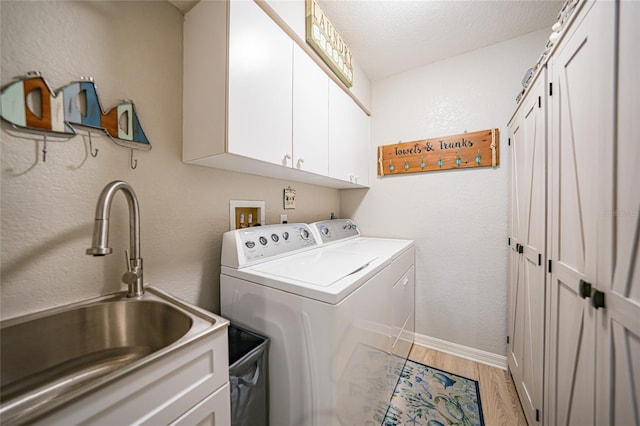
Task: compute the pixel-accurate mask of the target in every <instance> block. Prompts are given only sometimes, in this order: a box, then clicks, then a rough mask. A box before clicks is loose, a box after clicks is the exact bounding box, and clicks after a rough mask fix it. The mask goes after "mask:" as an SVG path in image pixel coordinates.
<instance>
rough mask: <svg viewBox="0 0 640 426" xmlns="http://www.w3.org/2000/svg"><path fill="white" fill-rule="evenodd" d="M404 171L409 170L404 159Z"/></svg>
mask: <svg viewBox="0 0 640 426" xmlns="http://www.w3.org/2000/svg"><path fill="white" fill-rule="evenodd" d="M404 169H405V170H409V163H408V162H407V159H406V158H405V159H404Z"/></svg>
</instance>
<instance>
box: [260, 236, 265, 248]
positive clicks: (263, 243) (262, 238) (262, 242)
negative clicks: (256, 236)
mask: <svg viewBox="0 0 640 426" xmlns="http://www.w3.org/2000/svg"><path fill="white" fill-rule="evenodd" d="M260 244H262V245H263V246H266V245H267V239H266V238H265V237H260Z"/></svg>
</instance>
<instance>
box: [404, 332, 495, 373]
mask: <svg viewBox="0 0 640 426" xmlns="http://www.w3.org/2000/svg"><path fill="white" fill-rule="evenodd" d="M414 343H415V344H416V345H420V346H424V347H426V348H429V349H435V350H437V351H440V352H445V353H448V354H450V355H455V356H458V357H460V358H465V359H469V360H471V361H475V362H479V363H481V364H486V365H488V366H491V367H495V368H499V369H501V370H506V369H507V357H506V356H503V355H498V354H494V353H491V352H486V351H482V350H480V349H476V348H472V347H469V346H464V345H459V344H457V343H452V342H447V341H446V340H441V339H438V338H435V337H430V336H425V335H424V334H419V333H416V340H415V342H414Z"/></svg>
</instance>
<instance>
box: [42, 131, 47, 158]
mask: <svg viewBox="0 0 640 426" xmlns="http://www.w3.org/2000/svg"><path fill="white" fill-rule="evenodd" d="M42 162H43V163H46V162H47V135H44V140H43V143H42Z"/></svg>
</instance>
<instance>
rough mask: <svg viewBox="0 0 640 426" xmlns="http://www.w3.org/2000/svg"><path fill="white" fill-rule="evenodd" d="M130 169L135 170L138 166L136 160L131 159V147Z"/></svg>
mask: <svg viewBox="0 0 640 426" xmlns="http://www.w3.org/2000/svg"><path fill="white" fill-rule="evenodd" d="M130 161H131V164H130V165H131V170H135V169H136V168H137V167H138V160H135V161H133V148H131V160H130Z"/></svg>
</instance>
